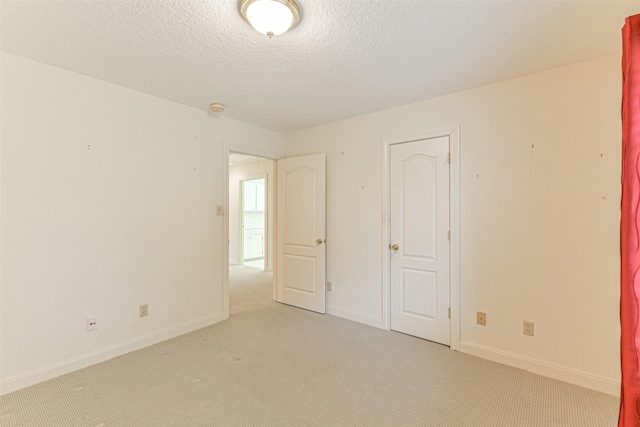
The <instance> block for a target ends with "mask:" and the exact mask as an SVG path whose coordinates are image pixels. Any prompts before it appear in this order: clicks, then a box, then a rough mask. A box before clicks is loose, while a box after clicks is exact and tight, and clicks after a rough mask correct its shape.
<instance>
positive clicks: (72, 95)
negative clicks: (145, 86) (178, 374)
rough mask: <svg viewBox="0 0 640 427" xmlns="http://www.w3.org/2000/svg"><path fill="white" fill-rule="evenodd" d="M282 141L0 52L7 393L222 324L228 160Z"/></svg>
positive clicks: (277, 149)
mask: <svg viewBox="0 0 640 427" xmlns="http://www.w3.org/2000/svg"><path fill="white" fill-rule="evenodd" d="M203 107H204V106H203ZM283 139H284V137H283V135H282V134H279V133H276V132H272V131H268V130H265V129H261V128H257V127H254V126H250V125H246V124H243V123H239V122H236V121H233V120H228V119H225V118H220V117H212V116H209V115H207V113H206V112H205V111H201V110H196V109H193V108H189V107H185V106H182V105H179V104H175V103H172V102H169V101H166V100H163V99H160V98H156V97H153V96H149V95H145V94H142V93H139V92H135V91H132V90H129V89H125V88H123V87H119V86H115V85H112V84H108V83H105V82H102V81H99V80H96V79H92V78H89V77H86V76H82V75H79V74H75V73H71V72H68V71H64V70H62V69H58V68H54V67H50V66H46V65H43V64H40V63H37V62H34V61H31V60H28V59H24V58H21V57H18V56H15V55H11V54H7V53H2V164H1V172H2V176H1V183H2V212H1V219H2V223H1V232H2V235H1V247H2V260H1V261H2V277H1V279H2V289H1V292H2V293H1V297H2V322H1V325H2V335H1V337H2V343H1V344H2V345H1V347H2V348H1V360H2V366H1V369H2V370H1V378H2V382H1V383H0V384H1V388H2V390H1V391H2V392H3V393H6V392H9V391H12V390H15V389H18V388H21V387H24V386H26V385H30V384H33V383H35V382H38V381H42V380H44V379H48V378H52V377H54V376H56V375H60V374H63V373H66V372H70V371H72V370H75V369H78V368H81V367H84V366H87V365H90V364H92V363H96V362H99V361H101V360H105V359H108V358H110V357H113V356H116V355H119V354H122V353H125V352H127V351H131V350H134V349H137V348H141V347H144V346H146V345H149V344H152V343H154V342H157V341H160V340H163V339H166V338H169V337H172V336H175V335H178V334H181V333H184V332H188V331H190V330H194V329H197V328H200V327H203V326H206V325H209V324H211V323H214V322H217V321H220V320H222V319H224V318H225V317H226V316H227V315H228V313H225V310H224V309H223V295H222V293H223V286H222V282H223V278H222V274H223V264H226V263H227V260H226V259H223V254H222V252H223V251H222V249H223V237H222V236H223V229H222V227H223V218H222V217H216V215H215V213H216V205H224V200H223V197H224V196H223V195H224V194H225V192H224V191H223V181H224V174H223V171H224V170H225V168H226V166H225V162H226V161H227V159H226V151H225V150H226V149H233V147H235V146H242V147H244V148H246V147H259V148H260V150H262V151H269V152H271V153H273V157H275V158H277V157H280V156H281V155H282V152H283ZM224 243H226V242H224ZM144 303H147V304H149V316H148V317H146V318H139V315H138V306H139V305H140V304H144ZM88 316H98V319H99V329H98V330H97V331H94V332H90V333H88V332H86V319H87V317H88Z"/></svg>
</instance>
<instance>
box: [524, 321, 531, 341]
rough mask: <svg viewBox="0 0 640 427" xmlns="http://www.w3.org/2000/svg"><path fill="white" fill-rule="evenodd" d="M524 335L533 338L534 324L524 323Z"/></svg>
mask: <svg viewBox="0 0 640 427" xmlns="http://www.w3.org/2000/svg"><path fill="white" fill-rule="evenodd" d="M522 333H523V334H525V335H529V336H530V337H532V336H533V322H527V321H526V320H525V321H524V322H522Z"/></svg>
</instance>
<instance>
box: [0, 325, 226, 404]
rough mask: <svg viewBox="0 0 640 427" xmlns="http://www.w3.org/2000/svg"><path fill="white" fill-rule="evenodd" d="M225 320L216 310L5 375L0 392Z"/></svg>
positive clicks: (68, 371) (40, 380) (27, 385)
mask: <svg viewBox="0 0 640 427" xmlns="http://www.w3.org/2000/svg"><path fill="white" fill-rule="evenodd" d="M222 320H225V316H224V314H223V313H216V314H212V315H209V316H205V317H202V318H200V319H196V320H192V321H190V322H187V323H183V324H182V325H178V326H174V327H171V328H168V329H165V330H163V331H159V332H154V333H152V334H149V335H146V336H143V337H140V338H135V339H132V340H130V341H127V342H124V343H120V344H116V345H114V346H111V347H107V348H104V349H101V350H98V351H95V352H93V353H88V354H84V355H82V356H79V357H77V358H74V359H69V360H65V361H64V362H60V363H56V364H54V365H50V366H47V367H45V368H42V369H37V370H34V371H31V372H27V373H25V374H21V375H17V376H15V377H10V378H6V379H4V380H2V381H0V395H4V394H7V393H11V392H13V391H16V390H20V389H22V388H25V387H29V386H31V385H34V384H38V383H41V382H43V381H47V380H50V379H53V378H56V377H59V376H60V375H65V374H68V373H71V372H74V371H77V370H78V369H83V368H86V367H88V366H91V365H95V364H97V363H101V362H104V361H107V360H109V359H113V358H114V357H118V356H122V355H123V354H127V353H130V352H132V351H136V350H140V349H142V348H145V347H148V346H150V345H153V344H157V343H159V342H161V341H166V340H168V339H171V338H175V337H177V336H180V335H183V334H186V333H189V332H192V331H195V330H198V329H202V328H204V327H206V326H210V325H213V324H214V323H218V322H220V321H222Z"/></svg>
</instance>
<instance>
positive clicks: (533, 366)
mask: <svg viewBox="0 0 640 427" xmlns="http://www.w3.org/2000/svg"><path fill="white" fill-rule="evenodd" d="M460 351H461V352H462V353H466V354H470V355H472V356H477V357H480V358H482V359H487V360H491V361H492V362H497V363H501V364H503V365H507V366H512V367H514V368H518V369H523V370H525V371H528V372H532V373H534V374H538V375H543V376H545V377H549V378H553V379H555V380H559V381H564V382H566V383H570V384H574V385H577V386H580V387H585V388H589V389H591V390H596V391H600V392H602V393H607V394H612V395H614V396H620V381H619V380H614V379H610V378H604V377H600V376H598V375H593V374H590V373H587V372H583V371H578V370H576V369H570V368H565V367H564V366H558V365H554V364H551V363H546V362H541V361H539V360H535V359H530V358H527V357H523V356H519V355H517V354H513V353H508V352H505V351H502V350H496V349H494V348H490V347H485V346H482V345H478V344H473V343H469V342H464V341H461V342H460Z"/></svg>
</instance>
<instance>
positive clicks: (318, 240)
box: [316, 239, 324, 245]
mask: <svg viewBox="0 0 640 427" xmlns="http://www.w3.org/2000/svg"><path fill="white" fill-rule="evenodd" d="M323 242H324V240H322V239H316V244H317V245H321V244H322V243H323Z"/></svg>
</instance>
